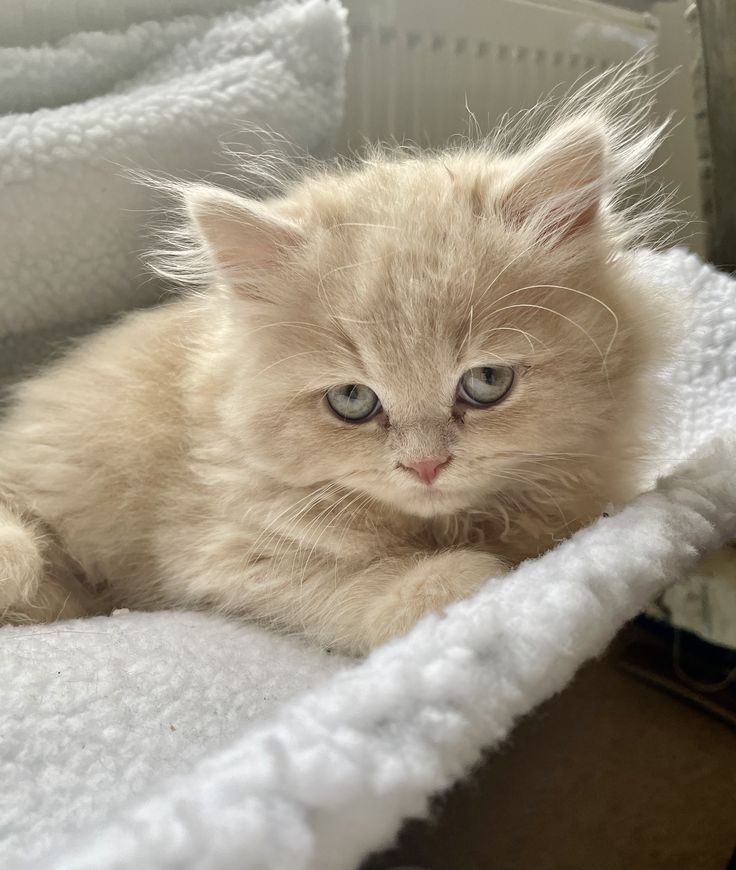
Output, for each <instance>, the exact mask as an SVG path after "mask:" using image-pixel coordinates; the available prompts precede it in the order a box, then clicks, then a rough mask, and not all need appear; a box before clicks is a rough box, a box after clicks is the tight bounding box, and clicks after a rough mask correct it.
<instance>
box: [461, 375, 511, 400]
mask: <svg viewBox="0 0 736 870" xmlns="http://www.w3.org/2000/svg"><path fill="white" fill-rule="evenodd" d="M513 382H514V370H513V369H512V368H510V367H509V366H483V367H479V368H475V369H469V370H468V371H467V372H465V374H464V375H463V376H462V377H461V378H460V383H459V384H458V388H457V393H458V397H459V398H460V399H462V400H463V401H464V402H467V403H468V404H469V405H475V406H479V407H487V406H488V405H494V404H495V403H496V402H499V401H501V399H503V397H504V396H505V395H506V394H507V393H508V391H509V390H510V389H511V385H512V384H513Z"/></svg>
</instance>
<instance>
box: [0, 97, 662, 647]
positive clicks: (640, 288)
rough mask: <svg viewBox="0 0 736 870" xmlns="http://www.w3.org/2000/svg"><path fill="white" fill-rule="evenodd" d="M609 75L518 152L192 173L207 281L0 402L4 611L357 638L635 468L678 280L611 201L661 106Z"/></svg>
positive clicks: (469, 577) (506, 559) (520, 544)
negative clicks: (230, 621) (171, 619)
mask: <svg viewBox="0 0 736 870" xmlns="http://www.w3.org/2000/svg"><path fill="white" fill-rule="evenodd" d="M607 100H608V102H607ZM610 102H611V96H610V93H609V95H608V97H607V98H605V99H598V100H596V101H589V102H588V103H587V104H584V105H582V107H580V106H579V104H578V103H575V101H573V103H572V104H569V105H568V106H567V108H565V109H563V110H561V111H560V112H559V113H558V115H557V116H556V119H555V120H553V122H552V123H551V126H550V128H549V129H548V130H547V132H546V133H545V134H544V135H543V136H542V137H541V138H538V139H537V140H536V141H535V142H533V143H531V144H528V143H527V144H525V145H524V146H523V147H522V148H521V150H518V151H517V152H516V153H512V152H510V151H509V150H508V149H504V148H501V147H500V145H499V140H498V139H494V140H486V141H483V142H480V143H477V144H471V145H464V146H462V147H457V148H454V149H450V150H448V151H446V152H443V153H421V152H407V151H403V150H396V151H394V152H391V151H388V152H386V151H384V152H382V151H379V150H375V151H372V152H370V153H369V154H368V155H367V156H366V157H365V158H364V159H362V160H361V161H358V162H357V163H354V164H352V165H351V166H348V167H342V168H339V167H338V168H333V169H324V170H321V171H319V172H316V173H311V174H308V175H306V176H305V177H304V178H302V179H301V180H300V181H297V182H296V183H293V184H291V185H290V186H288V187H287V189H285V190H284V191H283V193H282V195H280V196H278V197H275V198H272V199H269V200H266V201H252V200H247V199H244V198H241V197H239V196H236V195H235V194H233V193H230V192H227V191H225V190H220V189H217V188H215V187H210V186H205V185H200V184H195V185H191V186H182V188H181V190H182V192H183V196H184V200H185V203H186V212H187V215H188V226H189V230H190V233H191V236H192V238H193V240H194V246H193V247H192V249H191V250H189V251H185V250H182V251H180V252H179V256H180V257H184V261H185V262H186V266H185V271H186V272H187V273H188V274H197V275H200V273H201V271H202V269H201V267H202V266H203V265H204V267H205V272H206V275H207V277H208V278H209V284H208V287H207V289H206V290H203V291H200V292H198V293H194V294H183V295H181V296H180V297H179V298H177V299H176V300H175V301H172V302H170V303H169V304H166V305H163V306H162V307H160V308H158V309H155V310H150V311H144V312H138V313H133V314H130V315H128V316H127V317H125V318H124V319H123V320H122V321H121V322H120V323H118V324H117V325H115V326H113V327H112V328H109V329H106V330H104V331H102V332H100V333H99V334H97V335H96V336H94V337H92V338H90V339H88V340H86V341H85V342H83V343H82V344H81V345H80V346H79V347H77V348H76V349H74V350H73V351H71V352H70V353H69V354H68V355H67V356H66V358H65V359H63V360H61V361H60V362H57V363H55V364H54V365H52V366H51V367H50V368H48V369H47V370H46V371H45V372H42V373H41V374H40V375H38V376H37V377H35V378H33V379H31V380H29V381H27V382H26V383H23V384H21V385H19V386H18V387H17V390H16V394H15V403H14V405H13V407H12V409H11V411H10V413H9V415H8V416H7V418H6V420H5V421H4V423H3V424H2V427H1V428H0V445H1V446H0V481H2V487H1V489H0V608H1V609H2V612H3V613H4V614H5V618H6V620H7V621H18V620H23V619H26V620H33V621H44V620H54V619H57V618H61V617H71V616H77V615H82V614H90V613H104V612H108V611H109V610H110V609H111V608H113V607H117V606H129V607H133V608H156V607H195V608H205V607H206V608H213V609H216V610H219V611H222V612H225V613H228V614H237V615H243V616H245V617H247V618H250V619H255V620H258V621H260V622H262V623H263V624H265V625H268V626H274V627H277V628H279V629H281V630H285V631H289V632H298V633H301V634H303V635H305V636H307V637H308V638H310V639H312V640H313V641H314V642H316V643H318V644H322V645H324V646H326V647H331V648H334V649H339V650H341V651H344V652H347V653H353V654H362V653H365V652H366V651H368V650H370V649H371V648H372V647H374V646H376V645H377V644H380V643H381V642H383V641H385V640H386V639H388V638H391V637H393V636H395V635H397V634H400V633H402V632H405V631H407V630H408V629H409V628H410V627H411V626H412V625H413V624H414V623H415V622H416V621H417V620H418V619H420V618H421V617H422V616H423V615H424V614H426V613H428V612H430V611H441V610H442V609H443V608H444V607H445V606H446V605H448V604H449V603H451V602H453V601H456V600H458V599H461V598H463V597H464V596H468V595H470V594H472V593H473V591H474V590H476V589H477V588H478V587H479V586H480V585H481V584H482V583H484V582H485V581H486V580H488V579H489V578H492V577H495V576H498V575H500V574H503V573H504V572H505V571H507V570H508V569H509V568H510V567H511V566H513V565H516V564H518V563H519V562H520V561H522V560H523V559H526V558H529V557H533V556H536V555H538V554H540V553H542V552H544V551H545V550H546V549H548V548H549V547H551V546H553V545H554V544H555V542H557V541H559V540H561V539H563V538H565V537H566V536H568V535H570V534H571V533H572V532H573V531H575V530H576V529H577V528H579V527H580V526H582V525H584V524H586V523H588V522H590V521H591V520H593V519H594V518H596V517H598V516H599V515H600V514H601V512H602V511H603V510H604V508H605V506H606V505H607V504H608V503H610V502H614V503H617V502H621V501H623V500H625V499H627V498H629V497H630V496H631V495H632V494H634V493H635V492H636V491H637V489H638V488H639V487H640V486H641V480H640V478H639V475H640V469H639V467H638V465H637V462H636V456H637V452H639V451H641V449H642V445H643V444H644V443H645V439H646V437H647V433H648V431H649V428H650V423H651V420H652V418H653V416H656V411H657V404H656V398H657V394H656V390H657V389H658V388H657V386H656V380H655V378H654V373H655V369H656V367H657V366H658V365H659V363H660V362H661V360H662V359H664V358H665V356H666V350H667V348H668V346H670V345H671V344H672V343H673V338H672V336H673V329H674V326H673V324H674V322H675V320H676V319H677V306H676V304H675V302H674V301H673V300H672V299H671V298H670V297H669V296H666V295H665V294H663V293H662V292H661V291H658V290H657V289H656V288H655V287H653V286H649V285H648V284H645V283H642V282H641V281H640V280H639V278H637V277H636V275H635V274H634V269H633V266H632V263H631V259H630V255H629V254H628V253H627V250H628V249H629V248H630V246H631V237H632V235H633V232H632V231H633V229H638V228H640V224H641V222H642V221H644V222H645V223H646V222H647V221H650V222H651V220H652V215H651V213H647V212H641V213H638V216H637V214H636V213H634V212H631V211H626V210H624V211H621V210H620V209H617V207H616V198H617V196H618V195H619V194H620V192H621V190H622V187H623V185H624V183H626V182H628V181H629V180H631V178H632V177H635V175H636V173H637V172H638V171H639V170H640V169H641V167H642V166H643V164H644V163H645V161H646V159H647V158H648V156H649V154H650V153H651V151H652V150H653V148H654V146H655V144H656V142H657V138H658V135H659V132H660V131H659V130H657V129H653V128H650V127H647V126H646V125H645V124H644V123H643V122H642V121H641V116H640V115H641V113H639V114H637V113H635V114H634V115H633V116H631V117H629V118H628V119H626V118H625V119H624V120H621V119H620V118H616V117H615V116H614V117H612V116H611V113H609V112H608V111H607V109H608V103H610ZM614 102H615V101H614ZM571 106H572V108H571ZM575 106H579V111H577V110H576V109H575ZM614 114H615V113H614ZM653 411H654V414H653Z"/></svg>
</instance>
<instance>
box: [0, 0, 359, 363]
mask: <svg viewBox="0 0 736 870" xmlns="http://www.w3.org/2000/svg"><path fill="white" fill-rule="evenodd" d="M228 7H230V8H231V9H233V11H231V12H225V13H223V14H220V15H214V14H213V10H214V11H220V12H221V11H222V10H223V9H227V8H228ZM237 7H240V8H237ZM177 12H180V13H184V12H186V13H190V14H177ZM192 13H199V14H192ZM20 25H25V27H22V26H20ZM75 26H76V27H78V28H79V29H78V31H75V32H68V28H69V27H72V28H73V27H75ZM29 33H30V34H31V35H34V34H35V35H36V36H37V37H38V38H39V39H41V40H44V39H46V40H52V41H51V42H45V43H43V44H40V45H35V44H34V45H30V46H28V45H17V46H12V45H9V44H8V43H9V41H10V40H11V39H12V38H13V37H16V38H17V39H18V41H21V40H22V39H23V37H27V36H28V34H29ZM346 53H347V35H346V26H345V17H344V10H343V9H342V8H341V7H340V5H339V2H338V0H270V2H266V3H265V4H259V5H257V6H255V5H253V4H252V3H248V2H247V0H116V2H109V0H74V2H71V0H57V2H55V3H53V4H49V3H42V4H33V3H29V2H28V0H4V2H3V3H2V4H0V239H2V256H1V257H0V300H1V303H2V304H0V377H2V376H3V375H5V376H8V375H9V374H12V373H16V372H17V371H19V370H20V369H21V367H22V366H24V365H25V364H26V363H28V362H30V361H34V360H35V359H38V358H40V357H41V356H43V355H44V354H47V353H48V350H49V347H50V346H51V343H52V342H53V341H54V340H55V339H58V338H64V337H67V336H68V335H69V334H70V333H71V332H73V331H76V332H79V331H83V330H84V329H85V328H88V327H89V325H90V324H92V323H94V322H97V321H99V320H101V319H104V318H106V317H107V316H109V315H111V314H113V313H115V312H118V311H122V310H124V309H126V308H130V307H132V306H136V305H142V304H148V303H150V302H151V301H155V300H156V299H157V298H158V297H159V296H160V295H161V287H157V286H156V284H155V283H154V282H152V281H151V280H150V278H149V279H147V278H146V276H145V271H144V267H143V266H142V264H141V262H140V255H141V253H142V252H144V251H146V250H147V249H148V248H149V247H150V245H151V240H150V239H149V238H147V237H146V235H145V227H146V226H148V225H150V223H151V221H150V220H148V219H147V217H149V216H150V211H151V209H152V207H153V206H154V204H155V203H154V202H153V201H152V198H151V193H150V191H149V190H147V189H146V187H145V186H143V185H138V184H134V183H133V182H132V181H131V178H130V175H129V174H127V173H128V171H129V170H143V171H148V172H153V173H166V174H168V175H175V176H177V177H180V178H182V177H183V178H202V177H204V176H207V175H208V174H209V175H212V174H213V173H214V172H215V171H222V172H227V171H228V169H230V170H231V169H232V165H230V166H228V164H227V161H226V160H225V159H224V158H223V142H224V143H226V144H228V145H230V146H231V147H232V148H233V149H234V150H235V151H237V150H238V149H239V148H243V149H247V150H249V151H258V150H259V149H262V148H263V147H264V144H263V140H262V139H261V138H259V137H258V136H257V135H255V134H254V133H245V132H243V128H244V127H247V129H249V130H255V129H258V128H264V127H266V128H269V129H271V130H273V131H276V132H277V133H278V134H280V135H281V136H283V137H284V138H285V139H286V140H288V141H289V142H290V143H291V145H292V146H294V147H297V148H300V149H303V150H306V151H309V152H311V153H313V154H317V155H319V154H320V153H321V152H323V151H325V150H326V149H329V147H331V145H332V142H333V140H334V135H335V132H336V129H337V125H338V123H339V121H340V119H341V116H342V103H343V98H344V63H345V58H346ZM267 145H268V147H271V148H272V147H275V146H277V145H278V140H276V139H273V140H271V141H270V142H268V143H267ZM159 204H160V203H159Z"/></svg>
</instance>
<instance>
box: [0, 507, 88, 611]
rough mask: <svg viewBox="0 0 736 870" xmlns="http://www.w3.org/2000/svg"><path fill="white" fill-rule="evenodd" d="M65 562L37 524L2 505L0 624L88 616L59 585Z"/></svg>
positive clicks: (78, 601) (77, 600)
mask: <svg viewBox="0 0 736 870" xmlns="http://www.w3.org/2000/svg"><path fill="white" fill-rule="evenodd" d="M69 561H70V560H69V558H68V557H67V556H65V555H64V554H63V553H62V552H61V550H60V547H59V545H58V543H57V542H55V541H54V540H53V539H52V537H51V536H50V535H49V532H48V530H47V529H46V528H45V527H44V525H43V523H42V522H41V521H40V520H39V519H37V518H35V517H34V516H33V515H32V514H30V513H29V512H27V511H24V510H22V509H20V508H19V507H18V506H17V505H16V504H14V503H13V502H11V501H9V500H2V501H0V624H2V623H18V622H53V621H55V620H57V619H70V618H73V617H76V616H83V615H85V614H86V613H88V612H89V611H88V609H87V607H86V606H85V604H84V603H83V602H82V600H81V598H80V597H79V596H78V594H76V593H75V592H74V591H73V588H72V587H70V585H69V583H65V582H63V580H64V579H68V575H69V570H68V564H69ZM65 575H66V576H65Z"/></svg>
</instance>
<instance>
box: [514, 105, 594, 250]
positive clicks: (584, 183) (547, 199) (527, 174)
mask: <svg viewBox="0 0 736 870" xmlns="http://www.w3.org/2000/svg"><path fill="white" fill-rule="evenodd" d="M607 148H608V142H607V137H606V129H605V125H604V123H603V122H602V121H600V120H599V119H597V118H594V117H582V118H576V119H572V120H570V121H567V122H565V123H564V124H561V125H560V126H558V127H557V128H555V129H553V130H551V131H550V132H549V133H548V134H547V135H546V136H544V137H543V138H542V139H541V141H540V142H539V143H538V144H537V145H536V146H535V147H533V148H532V149H531V150H530V151H528V152H527V153H526V154H522V155H521V156H520V157H518V158H517V161H518V167H517V168H516V170H513V169H512V175H511V178H510V180H509V182H508V184H507V186H506V187H505V189H504V191H503V193H502V195H501V198H500V203H499V209H500V213H501V216H502V218H503V220H504V221H505V222H506V223H508V224H510V225H512V226H516V227H521V226H526V227H529V228H530V229H532V230H533V231H534V232H535V233H536V234H537V235H538V236H539V237H540V239H541V240H544V241H547V242H551V243H557V242H560V241H564V240H565V239H568V238H570V237H572V236H575V235H577V234H578V233H580V232H583V231H584V230H586V229H587V228H589V227H590V226H591V225H592V224H593V222H594V220H595V218H596V215H597V214H598V212H599V209H600V206H601V202H602V199H603V195H604V193H605V186H606V184H605V182H606V152H607Z"/></svg>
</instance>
